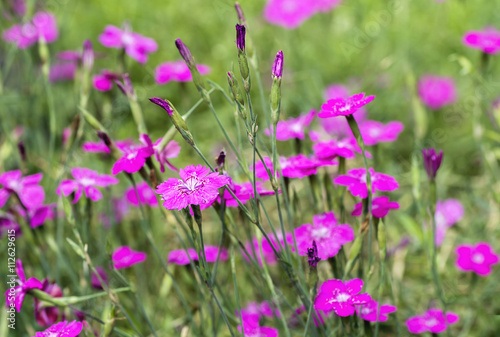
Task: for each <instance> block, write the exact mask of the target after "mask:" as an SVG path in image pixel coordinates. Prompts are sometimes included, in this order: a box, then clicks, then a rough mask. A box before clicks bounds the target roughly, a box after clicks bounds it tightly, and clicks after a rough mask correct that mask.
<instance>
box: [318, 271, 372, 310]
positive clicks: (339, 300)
mask: <svg viewBox="0 0 500 337" xmlns="http://www.w3.org/2000/svg"><path fill="white" fill-rule="evenodd" d="M361 289H363V280H360V279H357V278H356V279H353V280H349V281H345V283H344V282H342V281H341V280H335V279H334V280H328V281H325V282H323V284H322V285H321V289H320V291H319V294H318V296H317V297H316V300H315V301H314V308H315V309H317V310H325V311H328V310H332V309H333V311H335V313H336V314H337V315H339V316H342V317H347V316H351V315H352V314H354V312H355V310H356V307H355V306H356V305H361V304H365V303H368V302H369V301H371V299H372V298H371V296H370V295H369V294H367V293H363V294H359V295H357V294H358V293H359V292H360V291H361Z"/></svg>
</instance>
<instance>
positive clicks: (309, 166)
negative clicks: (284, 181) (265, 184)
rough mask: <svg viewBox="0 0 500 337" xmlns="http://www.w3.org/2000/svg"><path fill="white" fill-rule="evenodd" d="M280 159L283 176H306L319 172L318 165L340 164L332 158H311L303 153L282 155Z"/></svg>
mask: <svg viewBox="0 0 500 337" xmlns="http://www.w3.org/2000/svg"><path fill="white" fill-rule="evenodd" d="M279 161H280V166H281V173H283V177H288V178H304V177H307V176H310V175H313V174H316V173H318V167H322V166H329V165H337V164H338V162H336V161H333V160H331V159H328V160H327V159H318V158H314V157H311V158H310V157H307V156H305V155H303V154H298V155H296V156H293V157H288V158H286V157H280V158H279ZM261 164H262V163H261ZM268 177H269V176H268Z"/></svg>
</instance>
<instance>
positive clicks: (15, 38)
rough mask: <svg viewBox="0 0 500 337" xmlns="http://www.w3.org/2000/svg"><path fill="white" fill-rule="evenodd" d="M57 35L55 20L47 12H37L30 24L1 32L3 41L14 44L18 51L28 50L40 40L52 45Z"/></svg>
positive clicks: (15, 26)
mask: <svg viewBox="0 0 500 337" xmlns="http://www.w3.org/2000/svg"><path fill="white" fill-rule="evenodd" d="M58 35H59V33H58V31H57V23H56V18H55V17H54V15H52V14H51V13H47V12H38V13H36V14H35V15H34V16H33V18H32V19H31V21H30V22H26V23H24V24H22V25H14V26H12V27H10V28H9V29H7V30H5V31H4V32H3V38H4V40H5V41H7V42H10V43H15V44H16V45H17V47H18V48H20V49H25V48H28V47H29V46H31V45H33V44H35V43H36V42H37V41H38V40H40V39H44V40H45V42H46V43H52V42H54V41H55V40H56V39H57V37H58Z"/></svg>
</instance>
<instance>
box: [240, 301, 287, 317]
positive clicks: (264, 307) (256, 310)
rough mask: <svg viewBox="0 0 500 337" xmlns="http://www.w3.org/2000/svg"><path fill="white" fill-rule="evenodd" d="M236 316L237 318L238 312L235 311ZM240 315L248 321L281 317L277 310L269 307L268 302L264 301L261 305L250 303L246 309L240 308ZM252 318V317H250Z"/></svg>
mask: <svg viewBox="0 0 500 337" xmlns="http://www.w3.org/2000/svg"><path fill="white" fill-rule="evenodd" d="M235 313H236V316H239V313H238V310H236V312H235ZM241 315H242V316H244V317H247V318H250V319H254V320H256V321H258V320H259V319H260V318H261V317H269V318H273V317H278V318H279V317H281V313H280V312H279V311H278V309H276V308H274V305H273V307H271V305H270V304H269V302H267V301H264V302H261V303H257V302H250V303H248V304H247V306H246V307H244V308H241ZM251 316H253V317H251Z"/></svg>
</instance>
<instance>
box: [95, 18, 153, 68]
mask: <svg viewBox="0 0 500 337" xmlns="http://www.w3.org/2000/svg"><path fill="white" fill-rule="evenodd" d="M99 42H101V44H102V45H103V46H105V47H108V48H123V49H125V52H126V53H127V54H128V56H130V57H131V58H133V59H134V60H136V61H137V62H139V63H146V61H147V60H148V54H150V53H153V52H155V51H156V50H157V49H158V45H157V44H156V42H155V40H153V39H151V38H149V37H145V36H142V35H140V34H138V33H134V32H132V31H131V30H130V27H128V26H126V27H125V29H123V30H122V29H120V28H118V27H116V26H112V25H108V26H106V28H104V31H103V32H102V34H101V35H99Z"/></svg>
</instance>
